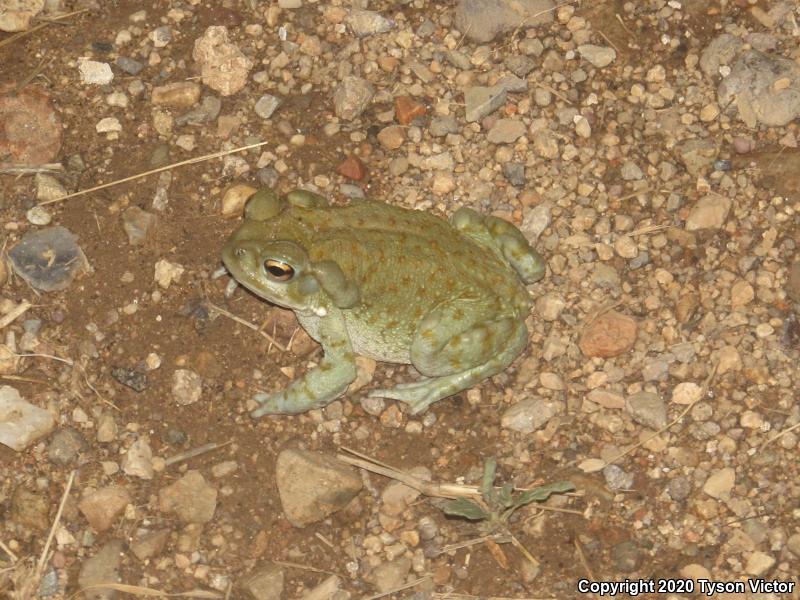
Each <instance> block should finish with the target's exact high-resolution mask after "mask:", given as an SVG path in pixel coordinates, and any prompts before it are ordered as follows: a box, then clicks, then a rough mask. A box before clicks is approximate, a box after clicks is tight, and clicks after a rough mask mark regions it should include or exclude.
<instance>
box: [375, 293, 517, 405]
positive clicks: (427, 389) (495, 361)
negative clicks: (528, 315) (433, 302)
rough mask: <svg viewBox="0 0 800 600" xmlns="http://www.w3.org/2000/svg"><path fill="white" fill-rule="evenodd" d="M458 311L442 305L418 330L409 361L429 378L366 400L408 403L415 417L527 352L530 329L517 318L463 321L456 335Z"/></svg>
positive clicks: (386, 390)
mask: <svg viewBox="0 0 800 600" xmlns="http://www.w3.org/2000/svg"><path fill="white" fill-rule="evenodd" d="M462 308H463V307H460V306H459V304H458V303H455V304H451V305H448V306H445V307H441V308H439V309H437V310H435V311H433V313H431V315H429V316H428V317H426V318H425V319H424V320H423V321H422V323H421V324H420V327H419V328H418V330H417V333H416V335H415V338H414V341H413V343H412V345H411V363H412V364H413V365H414V367H416V369H417V370H418V371H419V372H420V373H422V374H423V375H426V376H427V377H429V378H428V379H424V380H422V381H417V382H414V383H406V384H400V385H398V386H396V387H394V388H391V389H384V390H375V391H373V392H371V393H370V396H372V397H379V398H391V399H393V400H400V401H402V402H406V403H407V404H409V405H410V407H411V413H412V414H417V413H420V412H422V411H424V410H425V409H426V408H428V407H429V406H430V405H431V404H433V403H434V402H436V401H437V400H441V399H442V398H447V397H448V396H452V395H454V394H457V393H458V392H461V391H463V390H465V389H467V388H470V387H472V386H473V385H475V384H476V383H478V382H480V381H482V380H484V379H486V378H488V377H491V376H492V375H495V374H497V373H499V372H500V371H502V370H503V369H505V368H506V367H507V366H508V365H510V364H511V362H512V361H513V360H514V359H515V358H516V357H517V356H518V355H519V353H520V352H522V350H523V349H524V348H525V345H526V344H527V342H528V330H527V329H526V328H525V324H524V323H523V322H522V321H521V320H520V319H515V318H512V317H499V318H495V319H491V320H485V321H479V320H472V321H471V323H464V325H465V326H464V327H463V330H462V331H460V332H457V331H456V332H454V329H456V330H457V329H458V328H457V324H458V323H459V321H458V320H454V319H453V318H452V317H453V315H454V314H455V313H459V312H461V310H462ZM474 316H477V315H474ZM462 322H463V319H462Z"/></svg>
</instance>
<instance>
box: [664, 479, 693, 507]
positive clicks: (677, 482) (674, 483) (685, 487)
mask: <svg viewBox="0 0 800 600" xmlns="http://www.w3.org/2000/svg"><path fill="white" fill-rule="evenodd" d="M691 493H692V482H691V481H690V480H689V478H688V477H685V476H683V475H678V476H677V477H674V478H672V479H670V480H669V483H668V484H667V494H669V497H670V498H672V499H673V500H674V501H675V502H682V501H683V500H686V498H688V497H689V495H690V494H691Z"/></svg>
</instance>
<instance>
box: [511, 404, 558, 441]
mask: <svg viewBox="0 0 800 600" xmlns="http://www.w3.org/2000/svg"><path fill="white" fill-rule="evenodd" d="M562 410H563V405H562V404H561V403H560V402H558V401H555V400H544V399H538V398H537V399H528V400H521V401H519V402H517V403H516V404H514V405H513V406H511V407H510V408H509V409H507V410H506V411H505V412H504V413H503V416H502V417H501V419H500V425H501V426H502V427H504V428H506V429H511V430H512V431H518V432H519V433H533V432H534V431H536V430H538V429H541V428H542V427H544V426H545V425H546V424H547V422H548V421H549V420H550V419H552V418H553V417H554V416H556V415H557V414H558V413H560V412H561V411H562Z"/></svg>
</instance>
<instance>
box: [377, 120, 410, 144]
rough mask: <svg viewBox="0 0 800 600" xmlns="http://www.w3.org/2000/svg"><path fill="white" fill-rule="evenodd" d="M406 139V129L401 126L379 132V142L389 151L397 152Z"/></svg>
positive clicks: (386, 128)
mask: <svg viewBox="0 0 800 600" xmlns="http://www.w3.org/2000/svg"><path fill="white" fill-rule="evenodd" d="M405 139H406V134H405V128H404V127H401V126H400V125H389V126H388V127H384V128H383V129H381V130H380V131H379V132H378V141H379V142H380V143H381V146H383V147H384V148H386V149H387V150H397V149H398V148H399V147H400V146H402V145H403V142H405Z"/></svg>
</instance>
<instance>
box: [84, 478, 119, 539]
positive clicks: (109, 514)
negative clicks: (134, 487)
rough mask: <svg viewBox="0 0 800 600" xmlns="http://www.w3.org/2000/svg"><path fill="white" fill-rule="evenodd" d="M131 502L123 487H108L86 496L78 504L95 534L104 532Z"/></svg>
mask: <svg viewBox="0 0 800 600" xmlns="http://www.w3.org/2000/svg"><path fill="white" fill-rule="evenodd" d="M130 501H131V496H130V494H129V493H128V490H126V489H125V488H124V487H121V486H118V485H109V486H106V487H103V488H100V489H98V490H96V491H94V492H92V493H90V494H87V495H86V496H84V497H83V499H82V500H81V501H80V503H79V504H78V510H80V511H81V512H82V513H83V516H84V517H86V520H87V521H89V525H90V526H91V527H92V529H94V530H95V531H97V532H102V531H106V530H107V529H110V528H111V526H112V525H113V524H114V521H116V519H117V517H118V516H119V514H120V513H121V512H122V511H123V510H125V507H126V506H128V504H129V503H130Z"/></svg>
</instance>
